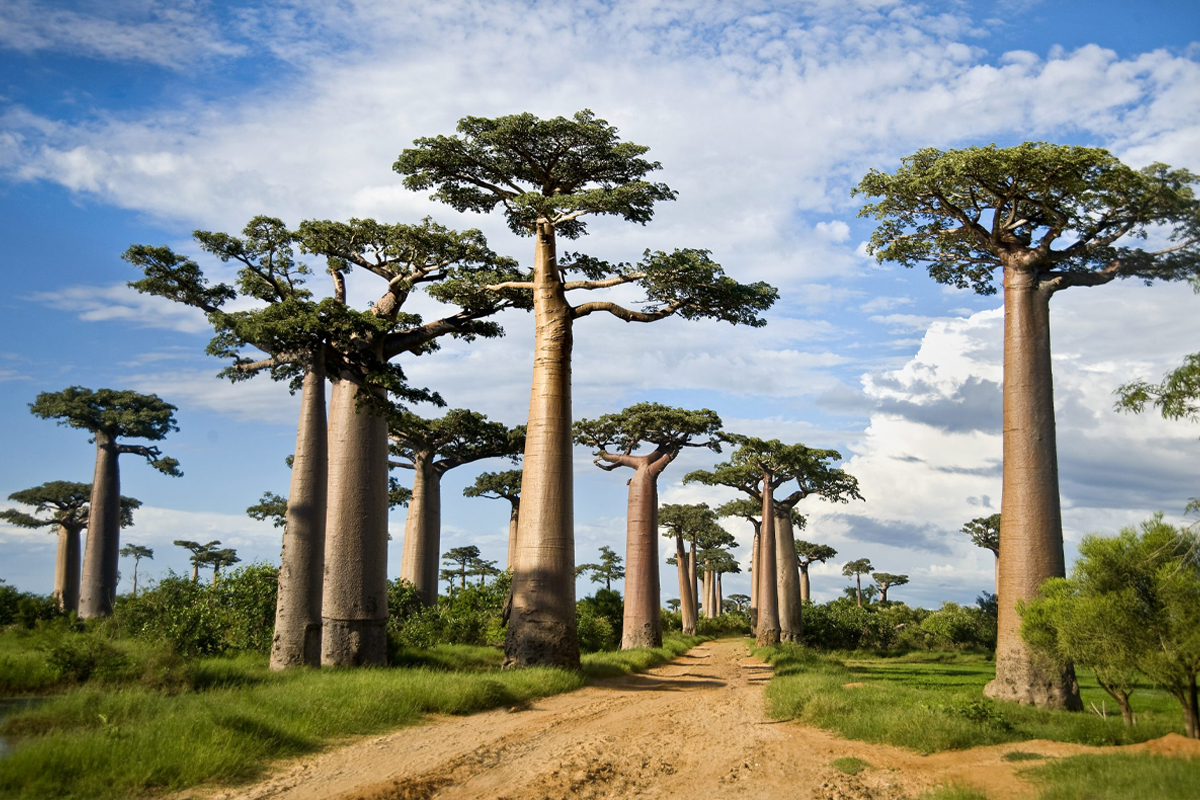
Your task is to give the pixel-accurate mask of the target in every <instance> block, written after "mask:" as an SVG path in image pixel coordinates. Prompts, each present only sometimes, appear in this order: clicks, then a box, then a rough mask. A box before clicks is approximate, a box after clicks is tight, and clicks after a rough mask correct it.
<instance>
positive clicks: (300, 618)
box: [271, 353, 329, 670]
mask: <svg viewBox="0 0 1200 800" xmlns="http://www.w3.org/2000/svg"><path fill="white" fill-rule="evenodd" d="M328 440H329V432H328V426H327V424H326V416H325V360H324V357H323V356H322V354H320V353H318V354H316V355H315V358H314V362H313V364H312V365H310V368H309V370H308V371H307V372H306V373H305V374H304V387H303V389H302V391H301V393H300V421H299V424H298V425H297V426H296V451H295V454H294V455H293V456H292V481H291V485H290V487H289V488H288V503H287V517H286V525H285V526H284V529H283V551H282V553H281V554H280V556H279V562H280V563H279V601H278V603H277V605H276V607H275V637H274V639H273V640H272V642H271V669H273V670H280V669H287V668H289V667H301V666H308V667H319V666H320V665H321V594H322V593H323V592H324V584H325V514H326V510H327V509H326V502H325V501H326V490H327V484H328V480H329V441H328Z"/></svg>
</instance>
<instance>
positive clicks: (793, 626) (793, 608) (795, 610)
mask: <svg viewBox="0 0 1200 800" xmlns="http://www.w3.org/2000/svg"><path fill="white" fill-rule="evenodd" d="M775 569H776V571H777V572H778V579H777V581H776V590H777V591H778V593H779V640H780V641H781V642H799V641H800V640H801V638H802V635H803V633H804V620H803V618H802V616H801V606H800V575H799V569H800V566H799V561H798V560H797V558H796V539H795V534H794V532H793V530H792V507H791V506H788V505H784V504H782V503H776V504H775Z"/></svg>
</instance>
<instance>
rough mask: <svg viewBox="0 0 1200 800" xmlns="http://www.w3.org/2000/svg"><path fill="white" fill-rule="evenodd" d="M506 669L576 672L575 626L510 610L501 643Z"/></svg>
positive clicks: (532, 613)
mask: <svg viewBox="0 0 1200 800" xmlns="http://www.w3.org/2000/svg"><path fill="white" fill-rule="evenodd" d="M504 666H505V667H564V668H566V669H579V638H578V635H577V634H576V631H575V626H574V625H565V624H563V623H562V622H560V621H559V620H558V619H555V618H552V617H550V616H549V615H539V614H537V613H536V612H532V611H528V612H525V613H521V612H520V611H518V610H516V609H515V608H514V609H513V612H512V618H511V619H509V621H508V636H507V637H505V642H504Z"/></svg>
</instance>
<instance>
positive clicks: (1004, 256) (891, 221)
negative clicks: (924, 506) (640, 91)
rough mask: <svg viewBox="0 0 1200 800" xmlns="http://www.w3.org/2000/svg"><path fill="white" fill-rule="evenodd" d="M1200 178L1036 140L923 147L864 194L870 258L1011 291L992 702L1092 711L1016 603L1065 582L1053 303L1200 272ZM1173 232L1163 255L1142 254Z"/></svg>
mask: <svg viewBox="0 0 1200 800" xmlns="http://www.w3.org/2000/svg"><path fill="white" fill-rule="evenodd" d="M1196 180H1197V178H1196V176H1195V175H1193V174H1192V173H1190V172H1188V171H1186V170H1173V169H1171V168H1170V167H1168V166H1166V165H1165V164H1152V165H1150V166H1148V167H1145V168H1144V169H1141V170H1134V169H1131V168H1129V167H1127V166H1125V165H1124V164H1122V163H1121V162H1120V161H1118V160H1117V159H1116V158H1115V157H1114V156H1112V155H1111V154H1110V153H1109V152H1108V151H1106V150H1102V149H1097V148H1087V147H1075V146H1062V145H1052V144H1046V143H1044V142H1026V143H1025V144H1022V145H1019V146H1017V147H1009V148H999V147H996V146H995V145H991V146H988V147H971V148H966V149H963V150H950V151H946V152H942V151H940V150H936V149H933V148H925V149H922V150H919V151H917V152H916V153H914V154H913V155H911V156H908V157H906V158H904V159H903V160H902V163H901V166H900V167H899V168H898V169H897V170H896V171H895V172H894V173H892V174H888V173H886V172H880V171H877V170H872V171H871V172H870V173H869V174H868V175H867V176H866V177H864V178H863V180H862V182H861V183H859V185H858V186H857V187H856V188H855V190H854V193H855V194H859V195H865V196H867V197H871V198H879V199H878V200H877V201H876V202H872V203H868V204H867V205H865V206H864V207H863V209H862V210H861V212H860V216H873V217H875V218H876V219H879V220H881V221H882V222H881V223H880V225H879V226H878V227H877V228H876V229H875V231H874V233H872V235H871V241H870V244H869V246H868V250H869V252H871V253H873V254H874V255H875V256H876V258H877V259H878V260H879V261H881V262H883V261H895V262H897V263H900V264H903V265H905V266H907V267H912V266H916V265H918V264H919V265H923V266H926V267H927V268H928V271H929V274H930V276H931V277H932V278H933V279H934V280H936V281H938V282H939V283H947V284H952V285H954V286H957V287H959V288H967V287H971V288H973V289H974V290H975V291H976V292H978V293H980V294H994V293H995V291H996V285H995V282H994V273H995V271H996V270H997V269H999V270H1001V285H1002V286H1003V287H1004V426H1003V428H1004V477H1003V491H1002V498H1001V507H1000V511H1001V524H1002V526H1003V529H1002V532H1001V536H1000V540H1001V545H1000V567H999V586H998V587H997V594H998V595H999V613H1000V618H999V623H998V632H997V642H996V679H995V680H994V681H992V682H991V683H989V684H988V686H987V688H986V689H985V693H986V694H987V695H989V696H991V697H996V698H1000V699H1006V700H1014V701H1017V702H1021V703H1027V704H1034V705H1043V706H1049V707H1058V708H1073V709H1080V708H1082V703H1081V702H1080V700H1079V688H1078V685H1077V684H1076V681H1075V675H1074V670H1073V669H1072V668H1071V666H1070V664H1065V665H1054V664H1050V663H1035V659H1033V658H1032V657H1031V656H1030V654H1029V653H1028V651H1027V649H1026V646H1025V644H1024V641H1023V640H1022V639H1021V633H1020V625H1021V620H1020V615H1019V614H1018V613H1017V610H1016V606H1017V603H1018V602H1019V601H1027V600H1030V599H1032V598H1033V597H1035V596H1036V594H1037V591H1038V587H1039V586H1040V585H1041V584H1042V582H1043V581H1045V580H1047V579H1048V578H1055V577H1058V578H1061V577H1063V576H1064V574H1065V562H1064V556H1063V545H1062V512H1061V508H1060V501H1059V489H1058V455H1057V447H1056V441H1055V426H1054V388H1053V376H1052V374H1051V358H1050V298H1051V297H1052V296H1053V295H1054V294H1055V293H1057V292H1059V291H1062V290H1063V289H1067V288H1070V287H1074V286H1100V285H1103V284H1106V283H1110V282H1112V281H1113V280H1115V279H1116V278H1126V277H1140V278H1144V279H1151V278H1161V279H1175V278H1183V277H1194V276H1195V275H1196V274H1197V271H1198V269H1200V267H1198V261H1197V255H1198V254H1200V246H1198V245H1200V235H1198V232H1200V226H1197V224H1196V218H1197V215H1198V214H1200V203H1198V202H1197V200H1196V198H1195V197H1194V195H1193V192H1192V185H1193V184H1194V183H1196ZM1152 228H1153V229H1160V230H1161V229H1163V228H1165V229H1167V231H1168V235H1169V237H1170V243H1169V245H1168V246H1167V247H1164V248H1162V249H1159V250H1153V251H1152V250H1145V249H1142V248H1139V247H1135V246H1132V245H1133V243H1134V242H1135V241H1136V239H1137V238H1139V237H1141V238H1144V237H1145V236H1146V234H1147V232H1148V231H1149V230H1150V229H1152Z"/></svg>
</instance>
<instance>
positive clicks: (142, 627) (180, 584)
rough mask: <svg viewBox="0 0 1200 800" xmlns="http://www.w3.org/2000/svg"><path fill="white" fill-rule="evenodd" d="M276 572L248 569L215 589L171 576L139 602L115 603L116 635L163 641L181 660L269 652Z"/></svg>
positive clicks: (231, 575) (224, 579)
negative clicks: (117, 633) (249, 652)
mask: <svg viewBox="0 0 1200 800" xmlns="http://www.w3.org/2000/svg"><path fill="white" fill-rule="evenodd" d="M278 579H279V570H278V568H276V567H273V566H271V565H269V564H249V565H247V566H244V567H242V568H240V569H237V570H234V571H233V572H230V573H228V574H227V575H222V576H221V578H220V579H219V580H218V581H217V583H216V585H215V586H210V585H204V584H200V583H196V582H193V581H191V580H189V579H187V578H184V577H182V576H179V575H175V574H174V573H169V574H168V576H167V577H165V578H163V579H162V580H161V581H159V582H158V583H157V584H156V585H154V586H152V587H150V588H148V589H146V590H145V591H143V592H141V593H140V594H138V596H137V597H130V596H122V597H119V598H118V599H117V603H116V606H115V608H114V611H113V617H112V620H111V622H110V623H109V624H111V625H112V626H113V629H114V630H115V631H116V632H119V633H122V634H125V635H129V636H133V637H136V638H142V639H150V640H155V641H165V642H168V643H170V645H171V646H172V647H173V648H174V649H175V651H176V652H178V653H179V654H180V655H181V656H183V657H185V658H189V659H190V658H197V657H200V656H212V655H221V654H225V653H232V652H241V651H251V652H258V653H266V652H268V651H269V650H270V649H271V639H272V637H273V636H274V631H275V603H276V597H277V593H278Z"/></svg>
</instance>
